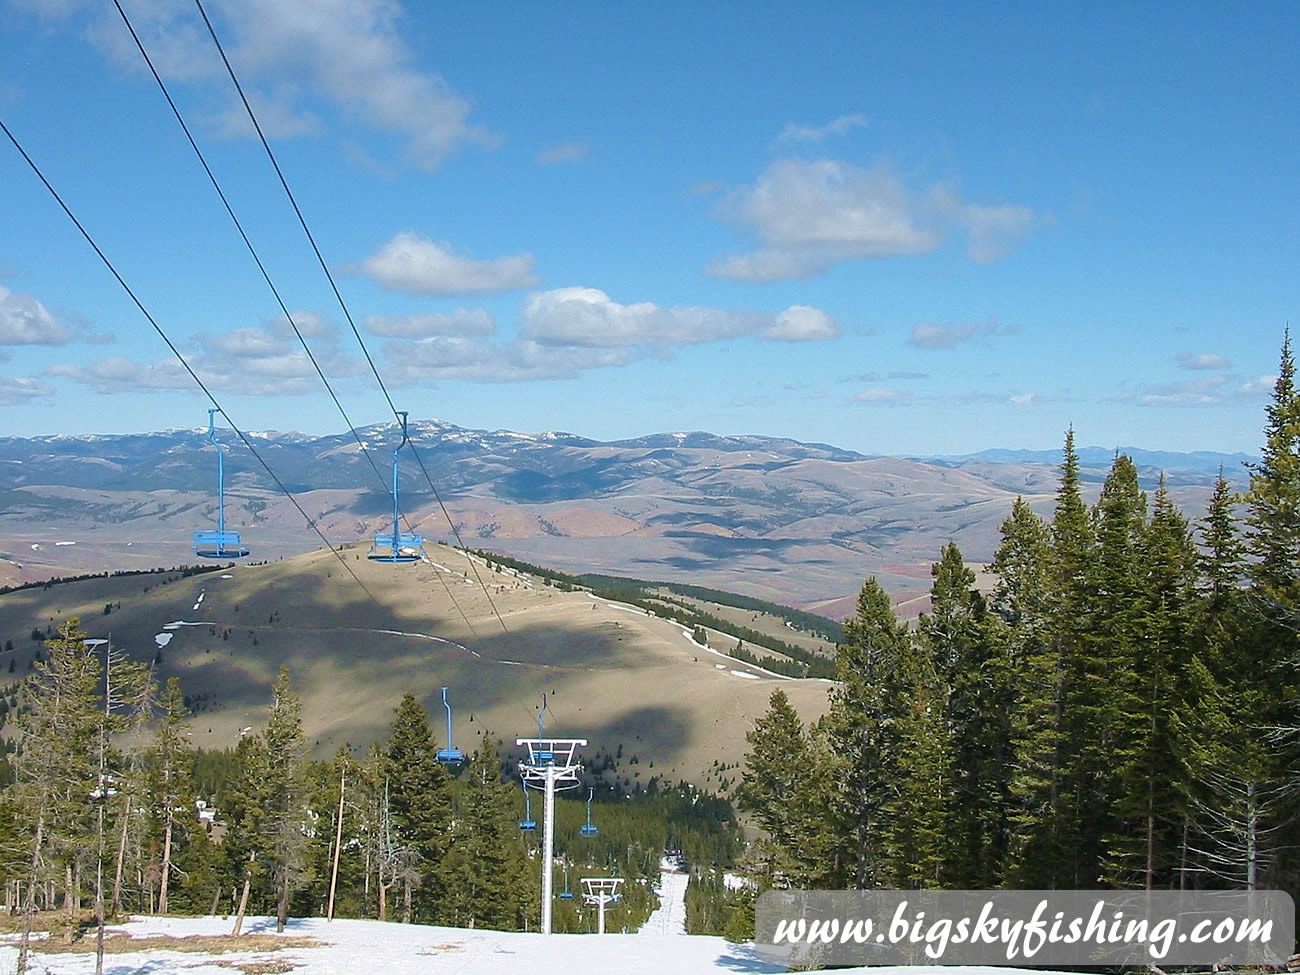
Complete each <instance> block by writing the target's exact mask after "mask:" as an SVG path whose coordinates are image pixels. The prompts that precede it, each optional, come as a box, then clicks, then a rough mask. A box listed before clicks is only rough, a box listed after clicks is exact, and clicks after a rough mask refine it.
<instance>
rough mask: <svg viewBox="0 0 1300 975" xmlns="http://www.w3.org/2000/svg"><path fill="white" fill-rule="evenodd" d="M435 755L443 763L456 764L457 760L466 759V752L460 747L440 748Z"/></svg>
mask: <svg viewBox="0 0 1300 975" xmlns="http://www.w3.org/2000/svg"><path fill="white" fill-rule="evenodd" d="M433 757H434V758H436V759H437V760H438V762H439V764H441V765H455V764H456V763H457V762H463V761H465V753H464V752H462V751H461V750H460V749H459V748H439V749H438V752H437V754H436V755H434V756H433Z"/></svg>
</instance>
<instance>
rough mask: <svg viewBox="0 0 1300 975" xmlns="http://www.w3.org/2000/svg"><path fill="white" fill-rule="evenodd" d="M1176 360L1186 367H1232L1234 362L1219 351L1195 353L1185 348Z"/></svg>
mask: <svg viewBox="0 0 1300 975" xmlns="http://www.w3.org/2000/svg"><path fill="white" fill-rule="evenodd" d="M1174 360H1175V361H1176V362H1177V363H1178V364H1179V365H1180V366H1182V367H1183V368H1184V369H1231V368H1232V363H1231V362H1229V361H1228V360H1227V359H1226V358H1224V357H1223V356H1221V355H1218V354H1217V353H1213V352H1205V353H1201V354H1199V355H1198V354H1194V353H1192V352H1191V351H1189V350H1187V349H1183V350H1182V351H1181V352H1179V353H1178V355H1176V356H1175V357H1174Z"/></svg>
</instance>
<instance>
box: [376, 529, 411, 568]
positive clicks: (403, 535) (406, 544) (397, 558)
mask: <svg viewBox="0 0 1300 975" xmlns="http://www.w3.org/2000/svg"><path fill="white" fill-rule="evenodd" d="M394 538H396V540H397V541H396V542H395V543H394V541H393V539H394ZM423 556H424V536H423V535H415V534H411V533H409V532H398V533H397V535H394V534H393V533H392V532H386V533H384V534H381V535H376V536H375V539H374V542H373V543H372V544H371V546H370V554H368V555H367V556H366V558H368V559H370V560H371V561H372V562H419V561H420V559H421V558H422V557H423Z"/></svg>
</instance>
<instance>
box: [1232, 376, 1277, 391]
mask: <svg viewBox="0 0 1300 975" xmlns="http://www.w3.org/2000/svg"><path fill="white" fill-rule="evenodd" d="M1276 385H1277V376H1260V377H1259V378H1258V379H1252V380H1250V381H1249V382H1245V383H1242V385H1241V389H1240V390H1239V392H1242V393H1248V394H1252V395H1253V394H1255V393H1272V392H1273V388H1274V387H1275V386H1276Z"/></svg>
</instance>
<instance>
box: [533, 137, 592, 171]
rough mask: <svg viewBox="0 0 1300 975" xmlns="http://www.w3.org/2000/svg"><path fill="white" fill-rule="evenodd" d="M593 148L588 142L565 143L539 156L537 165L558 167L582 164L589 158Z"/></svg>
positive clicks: (546, 150) (549, 148)
mask: <svg viewBox="0 0 1300 975" xmlns="http://www.w3.org/2000/svg"><path fill="white" fill-rule="evenodd" d="M590 151H591V146H590V145H589V144H588V143H586V142H563V143H561V144H560V145H557V146H548V147H547V148H545V149H543V150H542V151H541V152H539V153H538V154H537V165H539V166H558V165H561V164H563V163H576V162H581V161H582V160H584V159H586V158H587V153H589V152H590Z"/></svg>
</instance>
